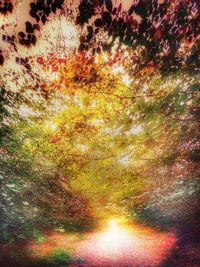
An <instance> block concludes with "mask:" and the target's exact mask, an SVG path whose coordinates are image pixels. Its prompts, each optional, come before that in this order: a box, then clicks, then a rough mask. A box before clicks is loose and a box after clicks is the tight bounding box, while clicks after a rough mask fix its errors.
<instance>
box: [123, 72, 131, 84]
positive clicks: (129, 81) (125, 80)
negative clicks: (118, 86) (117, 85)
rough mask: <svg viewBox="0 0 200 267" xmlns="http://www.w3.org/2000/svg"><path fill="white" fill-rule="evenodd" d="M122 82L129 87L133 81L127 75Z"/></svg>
mask: <svg viewBox="0 0 200 267" xmlns="http://www.w3.org/2000/svg"><path fill="white" fill-rule="evenodd" d="M122 81H123V82H124V83H125V85H126V86H129V85H130V84H131V79H130V77H129V76H128V75H127V74H125V75H124V76H123V78H122Z"/></svg>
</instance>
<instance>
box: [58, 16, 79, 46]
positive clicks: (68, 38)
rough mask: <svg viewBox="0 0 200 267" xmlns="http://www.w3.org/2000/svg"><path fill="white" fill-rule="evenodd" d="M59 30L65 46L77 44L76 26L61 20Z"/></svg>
mask: <svg viewBox="0 0 200 267" xmlns="http://www.w3.org/2000/svg"><path fill="white" fill-rule="evenodd" d="M60 24H61V32H62V35H63V37H64V42H65V45H66V46H67V47H76V46H77V45H78V40H79V39H78V31H77V28H76V27H75V26H74V25H72V24H71V23H70V22H68V21H66V20H64V19H63V20H62V21H61V23H60Z"/></svg>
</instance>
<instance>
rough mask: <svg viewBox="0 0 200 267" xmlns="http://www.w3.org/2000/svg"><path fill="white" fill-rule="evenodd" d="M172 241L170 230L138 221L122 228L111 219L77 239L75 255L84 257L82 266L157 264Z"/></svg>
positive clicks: (173, 241)
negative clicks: (80, 239) (160, 229)
mask: <svg viewBox="0 0 200 267" xmlns="http://www.w3.org/2000/svg"><path fill="white" fill-rule="evenodd" d="M175 242H176V237H175V236H174V235H173V234H171V233H160V232H158V231H155V230H152V229H151V228H148V227H144V226H139V225H134V226H128V227H126V228H125V227H123V226H120V225H117V224H115V223H114V222H112V223H111V224H110V225H109V226H108V228H107V229H105V230H103V231H100V232H97V233H92V234H90V235H88V236H87V238H86V240H83V241H82V242H80V244H79V245H78V247H77V249H76V255H77V256H78V257H81V258H83V259H85V260H86V262H87V264H85V266H126V265H127V266H157V265H158V264H160V263H161V262H162V261H163V260H164V259H165V258H166V256H167V255H168V253H169V252H170V250H171V249H172V248H173V247H174V245H175Z"/></svg>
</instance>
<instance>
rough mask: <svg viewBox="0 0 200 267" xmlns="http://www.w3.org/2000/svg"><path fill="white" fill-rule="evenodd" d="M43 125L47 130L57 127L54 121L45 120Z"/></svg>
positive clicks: (53, 129)
mask: <svg viewBox="0 0 200 267" xmlns="http://www.w3.org/2000/svg"><path fill="white" fill-rule="evenodd" d="M45 127H46V128H47V129H48V130H51V131H55V130H56V129H57V125H56V123H55V122H52V121H46V122H45Z"/></svg>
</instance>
